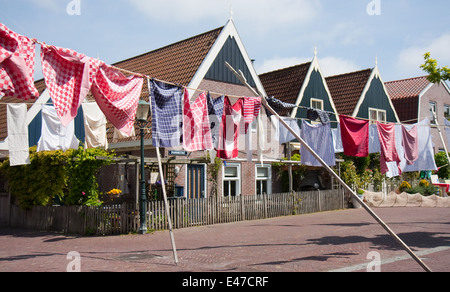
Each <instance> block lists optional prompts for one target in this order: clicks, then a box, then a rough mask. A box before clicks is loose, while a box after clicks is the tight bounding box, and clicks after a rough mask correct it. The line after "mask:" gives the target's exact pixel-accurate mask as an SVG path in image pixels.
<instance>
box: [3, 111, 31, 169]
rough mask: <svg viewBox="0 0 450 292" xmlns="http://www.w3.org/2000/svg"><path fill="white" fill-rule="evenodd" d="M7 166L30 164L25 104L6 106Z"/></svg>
mask: <svg viewBox="0 0 450 292" xmlns="http://www.w3.org/2000/svg"><path fill="white" fill-rule="evenodd" d="M6 113H7V128H8V139H7V140H8V148H9V165H10V166H17V165H26V164H30V145H29V143H28V123H27V105H26V104H8V106H7V109H6Z"/></svg>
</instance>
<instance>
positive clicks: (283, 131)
mask: <svg viewBox="0 0 450 292" xmlns="http://www.w3.org/2000/svg"><path fill="white" fill-rule="evenodd" d="M270 119H271V125H272V133H274V134H273V138H275V139H276V140H278V141H279V142H280V144H285V143H288V142H291V141H293V140H296V138H295V136H294V135H293V134H292V133H291V132H290V131H289V130H288V129H287V128H286V127H285V126H284V125H283V124H282V123H281V122H280V120H279V119H278V118H277V117H275V116H271V117H270ZM281 119H283V121H284V122H285V123H286V124H287V125H288V126H289V127H290V128H291V129H292V130H294V132H295V133H296V134H297V135H298V136H299V137H300V133H301V130H300V126H299V125H298V121H297V119H294V118H286V117H281Z"/></svg>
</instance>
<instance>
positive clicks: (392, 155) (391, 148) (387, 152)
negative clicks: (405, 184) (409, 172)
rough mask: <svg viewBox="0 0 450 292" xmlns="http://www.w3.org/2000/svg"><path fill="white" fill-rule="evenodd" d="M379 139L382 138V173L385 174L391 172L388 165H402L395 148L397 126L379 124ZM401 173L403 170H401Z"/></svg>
mask: <svg viewBox="0 0 450 292" xmlns="http://www.w3.org/2000/svg"><path fill="white" fill-rule="evenodd" d="M377 127H378V137H379V138H380V146H381V151H380V169H381V173H382V174H385V173H387V172H388V171H389V169H388V167H387V165H386V163H387V162H394V161H395V162H397V166H398V165H399V164H400V162H401V159H400V156H399V155H398V152H397V148H396V147H395V124H382V123H380V122H377ZM399 173H401V170H400V168H399Z"/></svg>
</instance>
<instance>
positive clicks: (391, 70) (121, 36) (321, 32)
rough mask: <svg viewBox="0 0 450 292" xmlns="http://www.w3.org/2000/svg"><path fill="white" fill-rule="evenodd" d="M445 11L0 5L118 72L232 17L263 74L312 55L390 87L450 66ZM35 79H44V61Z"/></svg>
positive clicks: (74, 1)
mask: <svg viewBox="0 0 450 292" xmlns="http://www.w3.org/2000/svg"><path fill="white" fill-rule="evenodd" d="M449 6H450V2H449V1H448V0H430V1H424V0H421V1H419V0H340V1H336V0H277V1H273V0H258V1H256V0H114V1H111V0H0V22H1V23H3V24H5V25H6V26H7V27H8V28H10V29H11V30H13V31H15V32H17V33H19V34H21V35H25V36H27V37H29V38H36V39H37V40H39V41H41V42H45V43H47V44H49V45H55V46H58V47H64V48H70V49H73V50H75V51H77V52H80V53H83V54H85V55H88V56H90V57H96V58H99V59H101V60H103V61H104V62H106V63H107V64H113V63H116V62H119V61H122V60H125V59H128V58H132V57H134V56H138V55H140V54H143V53H146V52H149V51H152V50H155V49H158V48H161V47H164V46H166V45H169V44H172V43H175V42H178V41H181V40H184V39H187V38H189V37H192V36H196V35H199V34H202V33H204V32H207V31H210V30H213V29H216V28H218V27H221V26H224V25H225V24H226V23H227V21H228V20H229V19H230V17H232V18H233V21H234V23H235V25H236V27H237V30H238V32H239V35H240V37H241V39H242V41H243V43H244V46H245V48H246V50H247V53H248V55H249V56H250V58H251V59H254V60H255V63H254V66H255V69H256V71H257V73H258V74H262V73H266V72H269V71H273V70H277V69H282V68H286V67H289V66H293V65H298V64H302V63H306V62H310V61H311V60H312V59H313V57H314V52H315V48H316V50H317V56H318V58H319V63H320V65H321V68H322V71H323V73H324V75H325V76H332V75H338V74H344V73H349V72H353V71H359V70H364V69H368V68H373V67H374V66H375V64H376V62H378V67H379V69H380V73H381V77H382V79H383V80H384V81H385V82H387V81H393V80H400V79H406V78H412V77H418V76H424V75H426V73H425V72H423V71H422V70H421V69H420V65H421V64H423V63H424V60H423V55H424V54H425V53H426V52H430V53H431V56H432V58H435V59H437V60H438V65H439V66H450V25H449V22H450V21H449V13H448V11H450V9H449ZM38 55H39V46H38V48H37V57H38ZM35 78H36V79H40V78H42V72H41V67H40V62H37V63H36V73H35ZM167 81H170V80H167Z"/></svg>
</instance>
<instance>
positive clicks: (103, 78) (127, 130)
mask: <svg viewBox="0 0 450 292" xmlns="http://www.w3.org/2000/svg"><path fill="white" fill-rule="evenodd" d="M143 84H144V78H143V77H140V76H136V75H132V76H130V77H126V76H125V75H123V74H122V73H121V72H120V71H119V70H117V69H115V68H112V67H111V66H108V65H103V66H101V67H100V69H99V70H98V73H97V75H96V76H95V79H94V83H93V86H92V94H93V96H94V98H95V100H96V101H97V104H98V105H99V107H100V108H101V110H102V111H103V113H104V114H105V116H106V118H107V119H108V120H109V121H110V122H111V123H112V124H113V125H114V127H116V128H117V129H118V130H119V131H121V132H123V133H124V134H126V135H127V136H131V135H132V132H133V131H134V122H135V118H136V111H137V107H138V104H139V99H140V97H141V92H142V86H143Z"/></svg>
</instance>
